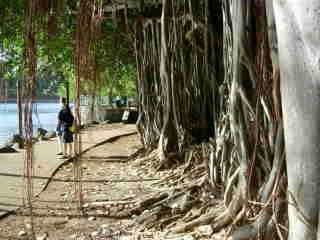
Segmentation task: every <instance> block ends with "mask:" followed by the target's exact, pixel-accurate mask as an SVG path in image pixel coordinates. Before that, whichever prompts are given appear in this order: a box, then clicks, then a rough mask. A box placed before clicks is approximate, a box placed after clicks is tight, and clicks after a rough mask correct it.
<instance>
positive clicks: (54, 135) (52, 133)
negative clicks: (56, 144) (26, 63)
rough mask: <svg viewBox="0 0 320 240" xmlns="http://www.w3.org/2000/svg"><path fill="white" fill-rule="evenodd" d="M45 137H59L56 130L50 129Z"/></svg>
mask: <svg viewBox="0 0 320 240" xmlns="http://www.w3.org/2000/svg"><path fill="white" fill-rule="evenodd" d="M45 137H46V138H49V139H50V138H55V137H57V133H56V132H55V131H49V132H47V133H46V135H45Z"/></svg>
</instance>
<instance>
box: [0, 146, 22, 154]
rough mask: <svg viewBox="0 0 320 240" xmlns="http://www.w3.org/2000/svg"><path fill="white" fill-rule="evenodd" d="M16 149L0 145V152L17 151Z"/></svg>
mask: <svg viewBox="0 0 320 240" xmlns="http://www.w3.org/2000/svg"><path fill="white" fill-rule="evenodd" d="M17 152H18V151H17V150H16V149H14V148H13V147H12V146H3V147H0V153H17Z"/></svg>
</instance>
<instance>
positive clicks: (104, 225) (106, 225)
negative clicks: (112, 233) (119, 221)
mask: <svg viewBox="0 0 320 240" xmlns="http://www.w3.org/2000/svg"><path fill="white" fill-rule="evenodd" d="M100 228H101V229H105V228H109V225H108V224H102V225H101V226H100Z"/></svg>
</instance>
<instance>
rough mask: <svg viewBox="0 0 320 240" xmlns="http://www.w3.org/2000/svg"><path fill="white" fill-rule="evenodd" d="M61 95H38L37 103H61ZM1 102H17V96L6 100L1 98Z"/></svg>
mask: <svg viewBox="0 0 320 240" xmlns="http://www.w3.org/2000/svg"><path fill="white" fill-rule="evenodd" d="M59 98H60V97H37V98H36V100H35V102H36V103H59ZM0 103H17V99H16V98H15V97H10V98H8V99H6V100H2V99H1V100H0Z"/></svg>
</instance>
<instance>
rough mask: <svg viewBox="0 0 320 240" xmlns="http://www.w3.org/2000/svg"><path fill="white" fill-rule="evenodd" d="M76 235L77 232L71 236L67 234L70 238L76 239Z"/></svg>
mask: <svg viewBox="0 0 320 240" xmlns="http://www.w3.org/2000/svg"><path fill="white" fill-rule="evenodd" d="M77 237H78V234H76V233H75V234H72V235H71V236H69V238H71V239H76V238H77Z"/></svg>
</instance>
